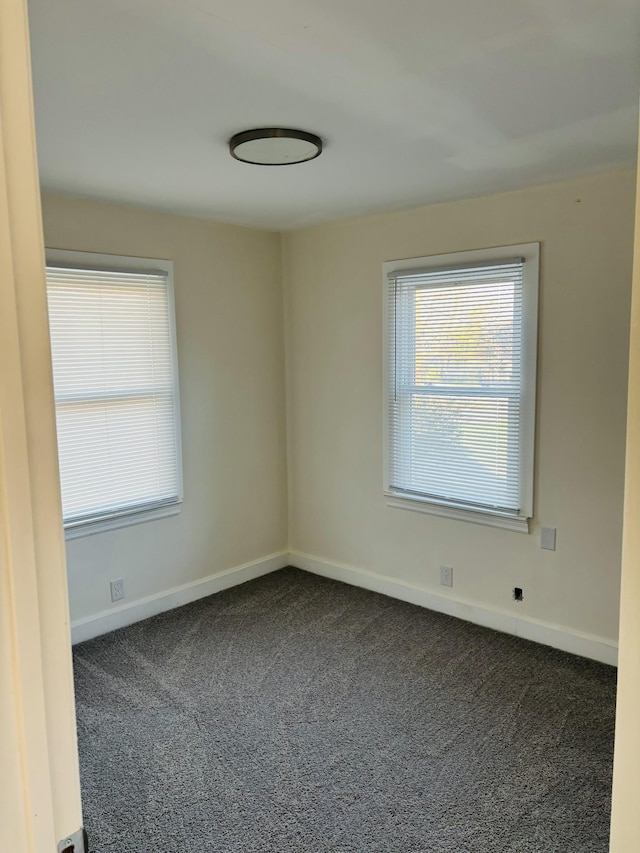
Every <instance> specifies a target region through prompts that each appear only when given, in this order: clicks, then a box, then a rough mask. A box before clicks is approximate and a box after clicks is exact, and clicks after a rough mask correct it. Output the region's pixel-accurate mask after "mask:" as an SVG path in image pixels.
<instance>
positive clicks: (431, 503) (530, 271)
mask: <svg viewBox="0 0 640 853" xmlns="http://www.w3.org/2000/svg"><path fill="white" fill-rule="evenodd" d="M514 255H518V256H520V257H522V258H524V260H525V263H524V267H523V326H522V390H523V394H522V398H523V403H522V407H521V410H520V430H521V436H522V453H521V456H520V507H521V510H520V514H519V515H512V514H510V513H505V512H500V511H497V510H496V511H494V510H491V509H473V508H471V507H468V506H461V505H457V504H455V503H454V502H447V501H435V500H433V499H430V498H426V497H420V496H416V497H407V495H406V493H404V492H402V493H401V492H397V491H394V490H393V489H392V488H391V485H390V483H391V479H390V471H391V458H390V457H391V454H390V438H391V436H390V431H389V402H390V400H389V388H390V382H389V379H390V377H389V355H390V345H391V342H390V340H389V338H388V303H389V300H388V298H387V296H388V288H389V276H390V275H391V274H393V273H395V272H401V271H403V270H411V269H421V270H424V269H428V268H429V267H430V266H433V267H438V266H444V265H456V264H460V265H462V264H473V263H480V262H487V261H500V260H504V259H508V258H512V257H513V256H514ZM539 274H540V244H539V243H520V244H518V245H514V246H499V247H496V248H493V249H477V250H472V251H467V252H451V253H448V254H446V255H431V256H427V257H423V258H408V259H403V260H397V261H387V262H386V263H384V264H383V267H382V292H383V300H382V302H383V312H382V313H383V317H382V329H383V333H382V334H383V341H384V344H383V368H382V369H383V393H382V398H383V399H382V411H383V421H382V423H383V491H384V495H385V497H386V499H387V500H386V503H387V506H389V507H395V508H397V509H408V510H413V511H417V512H425V513H428V514H430V515H438V516H445V517H447V518H453V519H456V520H458V521H470V522H473V523H475V524H486V525H489V526H491V527H501V528H504V529H506V530H513V531H516V532H519V533H528V532H529V519H530V518H532V517H533V485H534V483H533V481H534V452H535V419H536V373H537V342H538V281H539Z"/></svg>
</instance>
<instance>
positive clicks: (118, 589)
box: [109, 578, 124, 601]
mask: <svg viewBox="0 0 640 853" xmlns="http://www.w3.org/2000/svg"><path fill="white" fill-rule="evenodd" d="M109 586H110V587H111V601H121V600H122V599H123V598H124V578H118V579H117V580H115V581H111V582H110V584H109Z"/></svg>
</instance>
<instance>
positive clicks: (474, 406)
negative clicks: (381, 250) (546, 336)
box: [387, 259, 523, 514]
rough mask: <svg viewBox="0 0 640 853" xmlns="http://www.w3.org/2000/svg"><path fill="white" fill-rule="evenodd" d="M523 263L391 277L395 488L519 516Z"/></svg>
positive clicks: (391, 425) (392, 476) (391, 424)
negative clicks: (492, 508)
mask: <svg viewBox="0 0 640 853" xmlns="http://www.w3.org/2000/svg"><path fill="white" fill-rule="evenodd" d="M522 263H523V262H522V260H521V259H515V260H510V261H508V262H496V263H495V264H483V265H472V266H465V267H459V268H451V267H447V268H441V269H425V270H408V271H404V270H403V271H396V272H394V273H393V274H392V275H391V276H390V277H389V286H388V289H387V294H388V300H389V302H388V309H387V315H388V319H389V328H388V330H387V334H388V336H389V341H390V344H391V345H390V347H389V358H390V364H389V370H388V376H389V381H390V388H389V401H390V402H389V433H390V438H391V454H390V486H391V488H392V489H393V490H395V491H397V492H398V493H406V494H417V495H423V496H428V497H431V498H433V499H435V500H442V501H450V502H455V503H460V504H464V505H469V506H476V507H479V508H486V507H494V508H495V509H497V510H500V511H506V512H511V513H514V514H517V513H518V511H519V500H520V494H519V485H520V471H519V464H520V463H519V459H520V442H521V435H520V407H521V400H522V360H523V352H522V311H523V276H522Z"/></svg>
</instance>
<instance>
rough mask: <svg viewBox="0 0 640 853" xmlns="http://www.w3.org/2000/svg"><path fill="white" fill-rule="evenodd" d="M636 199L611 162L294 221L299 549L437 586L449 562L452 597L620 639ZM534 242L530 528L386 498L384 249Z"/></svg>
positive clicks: (291, 420)
mask: <svg viewBox="0 0 640 853" xmlns="http://www.w3.org/2000/svg"><path fill="white" fill-rule="evenodd" d="M633 199H634V175H633V174H632V173H631V172H617V173H612V174H606V175H600V176H597V177H593V178H587V179H583V180H578V181H571V182H566V183H558V184H553V185H549V186H544V187H539V188H535V189H529V190H525V191H521V192H513V193H508V194H502V195H495V196H489V197H485V198H479V199H473V200H468V201H462V202H458V203H454V204H446V205H438V206H432V207H424V208H421V209H418V210H412V211H407V212H402V213H397V214H393V215H387V216H379V217H370V218H367V219H361V220H354V221H348V222H343V223H335V224H330V225H326V226H318V227H313V228H308V229H304V230H300V231H295V232H291V233H289V234H287V235H285V237H284V258H285V302H286V335H287V372H288V376H287V383H288V385H287V390H288V432H289V478H290V480H289V482H290V497H289V500H290V537H289V538H290V545H291V548H292V550H293V551H294V554H295V552H302V553H304V554H308V555H313V556H316V557H319V558H321V559H324V560H327V561H330V562H335V563H342V564H346V565H347V566H354V567H357V568H360V569H365V570H367V571H372V572H376V573H379V574H382V575H386V576H390V577H392V578H394V579H398V580H401V581H403V582H405V583H407V584H410V585H413V586H415V587H418V588H421V589H426V590H431V591H433V592H437V593H443V594H446V593H445V592H444V589H443V588H442V587H441V586H439V567H440V565H441V564H448V565H452V566H453V567H454V577H455V586H454V589H453V590H452V591H451V595H453V596H454V597H456V598H459V599H464V600H466V601H470V602H473V603H477V604H480V605H483V606H485V607H488V608H495V609H497V610H502V611H507V612H509V611H513V612H514V613H517V614H518V615H519V616H524V617H526V618H530V619H537V620H541V621H543V622H546V623H550V624H553V625H557V626H562V627H564V628H567V629H569V630H570V631H574V632H584V633H586V634H590V635H595V636H596V637H599V638H603V639H605V640H609V641H615V640H616V638H617V626H618V601H619V574H620V553H621V530H622V495H623V475H624V436H625V411H626V402H625V401H626V388H627V385H626V383H627V355H628V328H629V300H630V283H631V257H632V238H633V233H632V232H633ZM532 241H540V242H541V244H542V245H541V294H540V331H539V339H540V346H539V383H538V429H537V450H536V466H535V519H534V522H533V524H532V527H531V529H532V533H531V534H530V535H528V536H527V535H523V534H520V533H514V532H510V531H505V530H497V529H494V528H490V527H485V526H481V525H477V524H470V523H465V522H457V521H453V520H449V519H443V518H437V517H434V516H429V515H425V514H422V513H416V512H409V511H406V510H400V509H393V508H389V507H387V506H386V504H385V501H384V498H383V494H382V410H381V397H382V353H381V346H382V339H381V327H382V318H381V312H382V282H381V267H382V263H383V262H384V261H388V260H393V259H398V258H411V257H419V256H423V255H430V254H439V253H446V252H455V251H462V250H465V249H477V248H485V247H490V246H500V245H508V244H513V243H526V242H532ZM541 524H544V525H550V526H554V527H557V529H558V547H557V551H555V552H549V551H542V550H540V548H539V529H540V525H541ZM293 559H294V562H295V557H294V558H293ZM516 585H517V586H522V587H523V589H524V602H522V603H521V604H516V603H515V602H513V601H512V599H511V591H512V588H513V587H514V586H516Z"/></svg>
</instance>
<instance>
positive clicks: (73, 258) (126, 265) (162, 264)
mask: <svg viewBox="0 0 640 853" xmlns="http://www.w3.org/2000/svg"><path fill="white" fill-rule="evenodd" d="M49 266H52V267H53V266H68V267H70V268H73V267H75V268H77V269H81V270H82V269H85V270H91V269H94V270H97V271H104V272H132V273H140V272H152V271H153V272H158V271H159V272H164V273H166V276H167V279H166V280H167V313H168V318H169V339H170V346H171V378H172V387H173V418H174V426H175V437H176V479H177V483H176V485H177V498H176V500H174V501H171V502H167V503H165V504H162V505H159V506H152V507H148V508H146V509H145V508H140V509H128V510H126V511H123V512H121V513H119V514H113V515H105V516H103V517H100V516H97V515H96V516H95V517H94V518H91V519H84V520H80V521H73V522H66V523H65V522H64V519H63V524H64V533H65V539H78V538H81V537H84V536H90V535H92V534H95V533H102V532H105V531H108V530H116V529H118V528H121V527H130V526H131V525H134V524H141V523H143V522H146V521H153V520H155V519H159V518H166V517H169V516H172V515H177V514H178V513H180V512H181V510H182V503H183V500H184V484H183V466H182V432H181V416H180V413H181V408H180V382H179V375H178V347H177V337H176V314H175V296H174V284H173V262H172V261H169V260H164V259H156V258H139V257H129V256H126V255H110V254H101V253H96V252H78V251H71V250H67V249H50V248H46V249H45V267H49ZM45 272H46V270H45ZM52 373H53V364H52Z"/></svg>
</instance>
